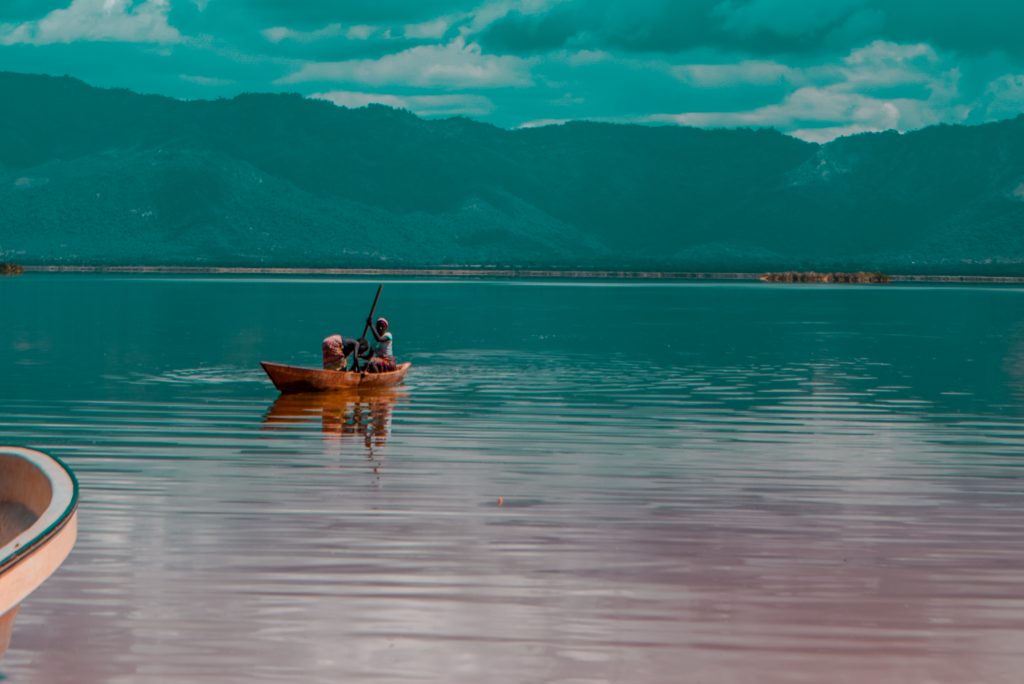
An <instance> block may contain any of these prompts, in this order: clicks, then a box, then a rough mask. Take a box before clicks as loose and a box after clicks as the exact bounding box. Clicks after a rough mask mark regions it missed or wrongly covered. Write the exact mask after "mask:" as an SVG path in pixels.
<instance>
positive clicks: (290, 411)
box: [263, 389, 405, 458]
mask: <svg viewBox="0 0 1024 684" xmlns="http://www.w3.org/2000/svg"><path fill="white" fill-rule="evenodd" d="M404 397H405V393H404V392H402V391H401V390H397V389H392V390H389V389H378V390H374V391H369V392H367V391H363V392H359V393H356V392H310V393H301V394H282V395H281V396H279V397H278V398H277V399H276V400H275V401H274V403H273V404H272V405H271V406H270V408H269V409H268V410H267V413H266V415H265V416H264V417H263V426H264V428H267V429H287V428H288V427H290V426H297V425H303V424H307V423H309V422H310V421H316V420H319V421H320V425H321V430H322V431H323V433H324V435H325V437H327V438H329V439H337V440H341V441H350V440H351V441H354V442H359V441H362V443H363V445H364V446H365V447H366V449H367V450H368V452H369V454H368V455H369V456H370V457H371V458H372V457H373V455H374V452H375V450H377V449H380V448H383V447H384V446H386V445H387V443H388V437H389V436H390V434H391V414H392V411H393V410H394V406H395V404H396V403H398V402H399V401H401V400H402V399H403V398H404Z"/></svg>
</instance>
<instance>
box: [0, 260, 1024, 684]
mask: <svg viewBox="0 0 1024 684" xmlns="http://www.w3.org/2000/svg"><path fill="white" fill-rule="evenodd" d="M373 290H374V284H373V283H370V282H367V281H362V282H360V281H339V280H323V279H320V280H317V279H309V280H302V279H294V280H287V279H244V278H219V279H209V278H184V277H183V278H153V277H139V276H136V277H107V276H95V275H93V276H72V275H60V276H54V275H50V276H43V275H29V276H24V277H20V278H10V279H3V280H0V310H2V311H3V327H2V332H0V381H2V382H0V443H4V444H15V445H23V446H29V447H35V448H39V449H43V450H46V451H49V452H51V453H54V454H56V455H58V456H60V457H62V458H64V459H66V460H67V461H68V462H69V463H70V464H71V465H72V466H73V467H74V469H75V470H76V472H77V473H78V475H79V478H80V480H81V484H82V504H81V509H80V510H81V535H80V539H79V542H78V545H77V547H76V549H75V551H74V552H73V554H72V556H71V557H70V558H69V559H68V561H67V563H66V564H65V565H64V567H62V569H61V570H60V571H59V573H58V574H57V575H55V576H54V578H53V579H52V580H51V581H49V582H48V583H47V584H45V585H44V586H43V588H42V589H40V590H39V591H38V592H37V593H35V594H34V595H33V596H32V597H31V599H30V600H29V601H27V602H26V603H25V605H24V606H23V610H22V614H21V616H20V618H19V624H18V625H17V629H16V631H15V635H14V639H13V642H12V647H11V650H10V652H9V653H8V655H7V657H6V659H5V660H4V662H3V663H2V665H0V669H2V671H3V673H4V674H6V675H7V677H8V680H9V681H12V682H17V683H19V684H22V683H24V684H63V683H65V682H67V683H74V684H83V683H84V684H90V683H93V682H112V683H132V684H135V683H139V684H143V683H145V684H149V683H157V682H161V683H162V682H199V683H207V682H208V683H226V682H251V681H268V682H331V683H333V682H343V681H344V682H348V681H351V682H369V681H373V682H382V683H390V682H416V681H423V682H467V683H468V682H473V683H476V682H484V681H486V682H492V683H499V684H501V683H506V682H508V683H513V682H516V683H518V682H678V681H693V682H729V683H731V682H867V681H871V682H914V683H916V682H986V683H987V682H1019V681H1021V676H1022V675H1021V672H1024V572H1022V568H1024V493H1022V489H1024V488H1022V486H1024V482H1022V480H1021V477H1022V476H1024V449H1022V447H1024V290H1021V289H1014V288H961V287H896V286H892V287H886V288H868V287H853V286H845V287H821V286H804V287H801V286H785V285H781V286H770V285H763V284H660V283H655V284H600V283H598V284H594V283H590V284H587V283H571V284H560V283H536V282H437V281H434V282H428V281H396V282H388V283H387V284H386V285H385V287H384V296H383V299H382V304H381V307H380V312H381V313H383V314H384V315H387V316H388V317H389V318H390V320H391V321H392V327H393V331H394V333H395V340H396V343H395V344H396V350H397V352H398V354H399V356H400V357H403V358H404V359H406V360H411V361H412V362H413V363H414V366H413V370H412V372H411V373H410V376H409V378H408V381H407V383H406V385H405V386H404V387H403V388H402V389H400V390H398V391H395V392H392V393H387V394H383V395H379V396H372V397H362V398H351V397H333V398H332V397H322V398H316V397H298V398H278V395H277V393H276V392H275V391H274V389H273V388H272V387H271V385H270V384H269V382H268V381H267V380H266V378H265V377H264V376H263V375H262V371H261V370H260V369H259V366H258V362H259V361H260V360H263V359H267V360H275V361H282V362H292V363H299V364H310V365H315V364H316V363H317V362H318V357H319V342H320V339H321V338H323V337H324V336H326V335H328V334H330V333H334V332H341V333H344V334H354V333H356V332H358V331H359V330H360V328H361V325H360V324H361V321H362V319H363V317H364V316H365V309H366V308H367V306H368V304H369V300H370V299H372V295H373ZM499 497H503V502H504V503H503V505H501V506H499V505H498V499H499Z"/></svg>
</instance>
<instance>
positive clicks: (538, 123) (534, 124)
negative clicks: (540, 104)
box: [517, 119, 570, 128]
mask: <svg viewBox="0 0 1024 684" xmlns="http://www.w3.org/2000/svg"><path fill="white" fill-rule="evenodd" d="M569 121H570V119H534V120H533V121H524V122H523V123H521V124H519V125H518V126H517V128H540V127H542V126H561V125H562V124H564V123H569Z"/></svg>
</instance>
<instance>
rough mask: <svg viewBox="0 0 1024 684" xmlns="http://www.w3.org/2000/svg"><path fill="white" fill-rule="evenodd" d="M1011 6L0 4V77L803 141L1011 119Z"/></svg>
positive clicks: (617, 0)
mask: <svg viewBox="0 0 1024 684" xmlns="http://www.w3.org/2000/svg"><path fill="white" fill-rule="evenodd" d="M1022 29H1024V3H1021V2H1019V0H972V2H969V3H968V2H963V1H962V0H957V1H956V2H953V1H951V0H927V1H926V0H362V1H356V0H318V1H314V0H0V70H7V71H20V72H30V73H47V74H55V75H63V74H68V75H71V76H75V77H77V78H80V79H82V80H84V81H86V82H88V83H91V84H93V85H98V86H104V87H125V88H130V89H132V90H136V91H139V92H147V93H160V94H164V95H169V96H172V97H178V98H184V99H197V98H217V97H231V96H234V95H236V94H238V93H241V92H256V91H261V92H298V93H301V94H303V95H305V96H308V97H316V98H324V99H327V100H330V101H332V102H334V103H336V104H339V105H343V106H348V107H358V106H362V105H365V104H367V103H370V102H378V103H383V104H387V105H391V106H394V107H401V108H405V109H409V110H411V111H413V112H415V113H417V114H419V115H421V116H427V117H437V116H456V115H462V116H468V117H471V118H474V119H479V120H482V121H487V122H490V123H493V124H496V125H499V126H503V127H507V128H514V127H520V126H536V125H544V124H549V123H559V122H562V121H566V120H573V119H589V120H598V121H613V122H635V123H646V124H682V125H690V126H702V127H740V126H743V127H774V128H776V129H778V130H781V131H783V132H785V133H788V134H791V135H795V136H797V137H799V138H802V139H805V140H811V141H816V142H823V141H827V140H830V139H833V138H835V137H837V136H841V135H848V134H853V133H859V132H864V131H878V130H887V129H897V130H900V131H906V130H913V129H917V128H921V127H924V126H929V125H934V124H939V123H968V124H976V123H982V122H986V121H993V120H998V119H1005V118H1011V117H1014V116H1016V115H1018V114H1019V113H1020V112H1022V111H1024V39H1021V32H1022Z"/></svg>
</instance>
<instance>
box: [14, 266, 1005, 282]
mask: <svg viewBox="0 0 1024 684" xmlns="http://www.w3.org/2000/svg"><path fill="white" fill-rule="evenodd" d="M23 268H24V272H25V273H150V274H152V273H158V274H166V275H271V276H295V275H300V276H301V275H311V276H324V275H327V276H356V277H370V276H412V277H429V278H525V279H531V278H557V279H566V280H583V279H592V280H740V281H758V280H759V279H760V278H761V276H763V275H764V273H763V272H760V271H759V272H757V273H743V272H700V271H629V270H604V269H585V270H558V269H535V268H289V267H279V266H277V267H270V266H268V267H259V266H254V267H250V266H56V265H46V266H28V265H26V266H24V267H23ZM889 278H890V280H891V282H894V283H899V282H911V283H913V282H917V283H1010V284H1024V276H979V275H899V274H894V275H889ZM804 284H807V283H804ZM811 284H817V283H811Z"/></svg>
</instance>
